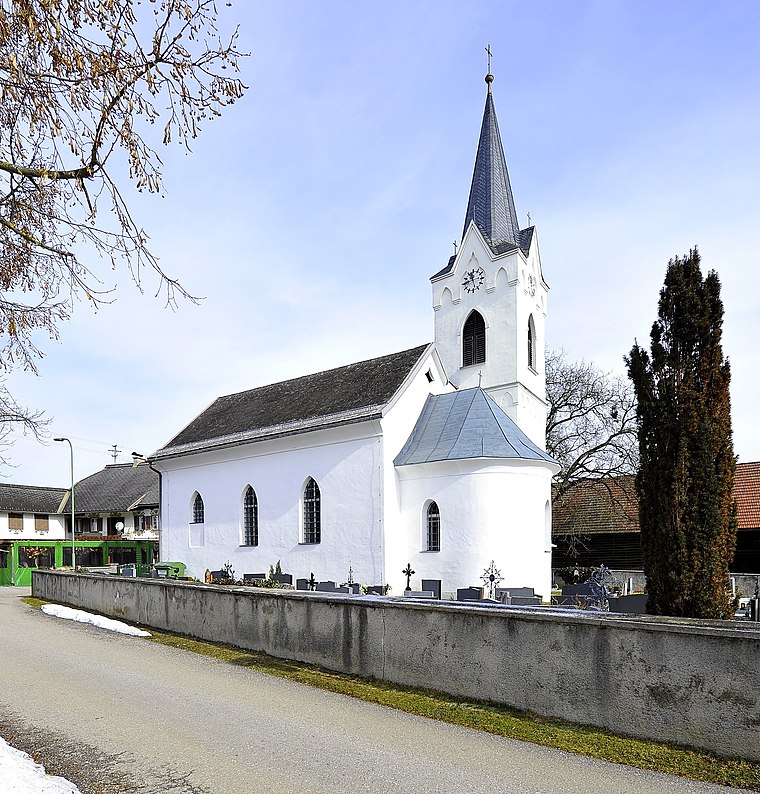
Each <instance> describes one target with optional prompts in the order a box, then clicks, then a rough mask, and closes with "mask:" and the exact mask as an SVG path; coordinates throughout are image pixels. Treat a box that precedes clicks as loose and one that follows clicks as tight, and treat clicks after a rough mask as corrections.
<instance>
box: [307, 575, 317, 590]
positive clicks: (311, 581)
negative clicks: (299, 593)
mask: <svg viewBox="0 0 760 794" xmlns="http://www.w3.org/2000/svg"><path fill="white" fill-rule="evenodd" d="M308 584H309V590H316V589H317V580H316V579H315V578H314V571H312V572H311V576H310V577H309V582H308Z"/></svg>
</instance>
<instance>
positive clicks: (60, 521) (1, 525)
mask: <svg viewBox="0 0 760 794" xmlns="http://www.w3.org/2000/svg"><path fill="white" fill-rule="evenodd" d="M65 521H66V519H65V517H64V516H63V515H59V514H49V515H48V530H47V532H38V531H37V530H35V528H34V513H24V528H23V529H22V530H21V531H18V530H10V529H8V513H0V538H3V539H8V540H63V539H64V538H65V537H66V523H65Z"/></svg>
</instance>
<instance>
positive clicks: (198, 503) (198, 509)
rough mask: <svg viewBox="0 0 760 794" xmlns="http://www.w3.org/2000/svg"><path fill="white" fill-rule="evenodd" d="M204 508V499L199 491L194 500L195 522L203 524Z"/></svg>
mask: <svg viewBox="0 0 760 794" xmlns="http://www.w3.org/2000/svg"><path fill="white" fill-rule="evenodd" d="M204 513H205V511H204V509H203V499H202V498H201V495H200V494H199V493H197V494H195V499H194V500H193V524H202V523H203V520H204V518H205V515H204Z"/></svg>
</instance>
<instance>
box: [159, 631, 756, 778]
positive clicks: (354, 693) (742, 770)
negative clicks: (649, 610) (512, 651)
mask: <svg viewBox="0 0 760 794" xmlns="http://www.w3.org/2000/svg"><path fill="white" fill-rule="evenodd" d="M151 632H152V634H153V636H152V638H151V640H152V641H153V642H158V643H160V644H162V645H168V646H170V647H172V648H180V649H182V650H186V651H191V652H193V653H199V654H202V655H204V656H209V657H212V658H214V659H218V660H220V661H224V662H229V663H230V664H236V665H239V666H241V667H248V668H250V669H253V670H257V671H259V672H262V673H267V674H268V675H275V676H279V677H280V678H286V679H288V680H289V681H295V682H297V683H299V684H306V685H308V686H313V687H318V688H320V689H325V690H328V691H330V692H336V693H338V694H341V695H348V696H349V697H354V698H359V699H360V700H365V701H367V702H370V703H378V704H380V705H382V706H388V707H390V708H394V709H398V710H399V711H405V712H407V713H408V714H415V715H417V716H419V717H428V718H429V719H434V720H440V721H441V722H448V723H451V724H452V725H459V726H462V727H465V728H474V729H475V730H480V731H487V732H488V733H493V734H496V735H498V736H504V737H506V738H509V739H516V740H518V741H521V742H530V743H532V744H539V745H542V746H544V747H552V748H554V749H556V750H564V751H566V752H569V753H576V754H578V755H585V756H588V757H590V758H598V759H600V760H603V761H611V762H612V763H616V764H626V765H627V766H632V767H636V768H638V769H646V770H650V771H655V772H664V773H666V774H669V775H678V776H680V777H688V778H691V779H693V780H700V781H703V782H707V783H719V784H721V785H724V786H733V787H736V788H747V789H752V790H753V791H760V764H757V763H753V762H750V761H742V760H738V759H730V758H719V757H717V756H714V755H711V754H709V753H703V752H699V751H696V750H690V749H687V748H681V747H676V746H673V745H669V744H661V743H658V742H650V741H645V740H641V739H634V738H630V737H626V736H618V735H616V734H612V733H610V732H608V731H604V730H602V729H600V728H594V727H591V726H587V725H576V724H574V723H570V722H563V721H561V720H555V719H549V718H546V717H540V716H538V715H536V714H531V713H528V712H522V711H518V710H516V709H510V708H507V707H505V706H499V705H495V704H491V703H481V702H466V703H463V702H462V701H461V700H459V699H457V698H455V697H452V696H451V695H446V694H444V693H442V692H435V691H431V690H426V689H418V688H415V687H407V686H402V685H400V684H391V683H388V682H385V681H378V680H375V679H363V678H357V677H355V676H351V675H347V674H345V673H335V672H332V671H330V670H325V669H324V668H321V667H317V666H316V665H309V664H305V663H301V662H292V661H289V660H287V659H279V658H276V657H273V656H267V655H266V654H264V653H258V652H255V651H245V650H242V649H240V648H236V647H234V646H232V645H225V644H223V643H216V642H209V641H207V640H196V639H191V638H189V637H185V636H182V635H177V634H171V633H168V632H163V631H156V630H155V629H151Z"/></svg>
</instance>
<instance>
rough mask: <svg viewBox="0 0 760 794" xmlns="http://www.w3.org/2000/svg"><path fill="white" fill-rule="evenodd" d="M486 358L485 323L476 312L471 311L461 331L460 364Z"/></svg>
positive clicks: (468, 363)
mask: <svg viewBox="0 0 760 794" xmlns="http://www.w3.org/2000/svg"><path fill="white" fill-rule="evenodd" d="M485 360H486V323H485V320H484V319H483V317H482V316H481V315H480V314H479V313H478V312H471V314H470V316H469V317H468V318H467V322H466V323H465V324H464V331H463V332H462V366H463V367H469V366H471V365H472V364H482V363H483V362H484V361H485Z"/></svg>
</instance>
